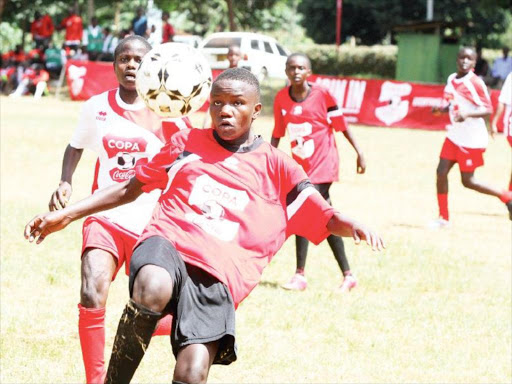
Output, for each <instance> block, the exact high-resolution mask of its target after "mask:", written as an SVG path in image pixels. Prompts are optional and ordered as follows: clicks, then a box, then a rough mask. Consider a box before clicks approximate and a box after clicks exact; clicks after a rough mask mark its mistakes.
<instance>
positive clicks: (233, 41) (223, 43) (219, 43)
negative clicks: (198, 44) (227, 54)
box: [204, 37, 241, 48]
mask: <svg viewBox="0 0 512 384" xmlns="http://www.w3.org/2000/svg"><path fill="white" fill-rule="evenodd" d="M240 41H241V38H240V37H216V38H214V39H211V40H210V41H209V42H208V43H206V45H205V46H204V48H229V47H231V46H232V45H238V46H240Z"/></svg>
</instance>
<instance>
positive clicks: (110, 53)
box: [98, 27, 119, 61]
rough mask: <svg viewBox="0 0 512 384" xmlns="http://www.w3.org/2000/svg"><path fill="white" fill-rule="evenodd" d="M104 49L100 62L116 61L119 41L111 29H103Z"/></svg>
mask: <svg viewBox="0 0 512 384" xmlns="http://www.w3.org/2000/svg"><path fill="white" fill-rule="evenodd" d="M103 35H104V36H105V37H104V39H103V48H102V49H101V55H100V57H99V58H98V60H101V61H114V50H115V49H116V46H117V43H118V42H119V39H118V38H117V37H116V36H115V35H114V34H113V33H112V32H111V31H110V28H109V27H105V28H103Z"/></svg>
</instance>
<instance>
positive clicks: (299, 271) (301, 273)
mask: <svg viewBox="0 0 512 384" xmlns="http://www.w3.org/2000/svg"><path fill="white" fill-rule="evenodd" d="M295 273H296V274H299V275H302V276H304V268H297V269H296V270H295Z"/></svg>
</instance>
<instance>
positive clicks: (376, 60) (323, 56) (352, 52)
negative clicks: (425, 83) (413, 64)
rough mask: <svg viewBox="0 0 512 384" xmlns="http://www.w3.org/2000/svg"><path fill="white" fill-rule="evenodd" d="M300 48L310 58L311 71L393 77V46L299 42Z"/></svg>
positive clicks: (394, 53)
mask: <svg viewBox="0 0 512 384" xmlns="http://www.w3.org/2000/svg"><path fill="white" fill-rule="evenodd" d="M300 48H301V49H300V51H302V52H304V53H305V54H307V55H308V57H309V59H310V60H311V66H312V68H313V73H318V74H323V75H335V76H337V75H339V76H355V75H357V76H366V77H368V76H369V77H374V78H390V79H391V78H394V77H395V70H396V60H397V47H396V46H393V45H387V46H384V45H374V46H371V47H368V46H358V47H351V46H348V45H342V46H341V47H340V48H339V49H338V48H336V46H335V45H318V44H313V45H303V46H302V47H300Z"/></svg>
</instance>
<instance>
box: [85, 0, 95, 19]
mask: <svg viewBox="0 0 512 384" xmlns="http://www.w3.org/2000/svg"><path fill="white" fill-rule="evenodd" d="M93 16H94V0H87V20H88V22H89V24H90V23H91V19H92V18H93Z"/></svg>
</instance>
